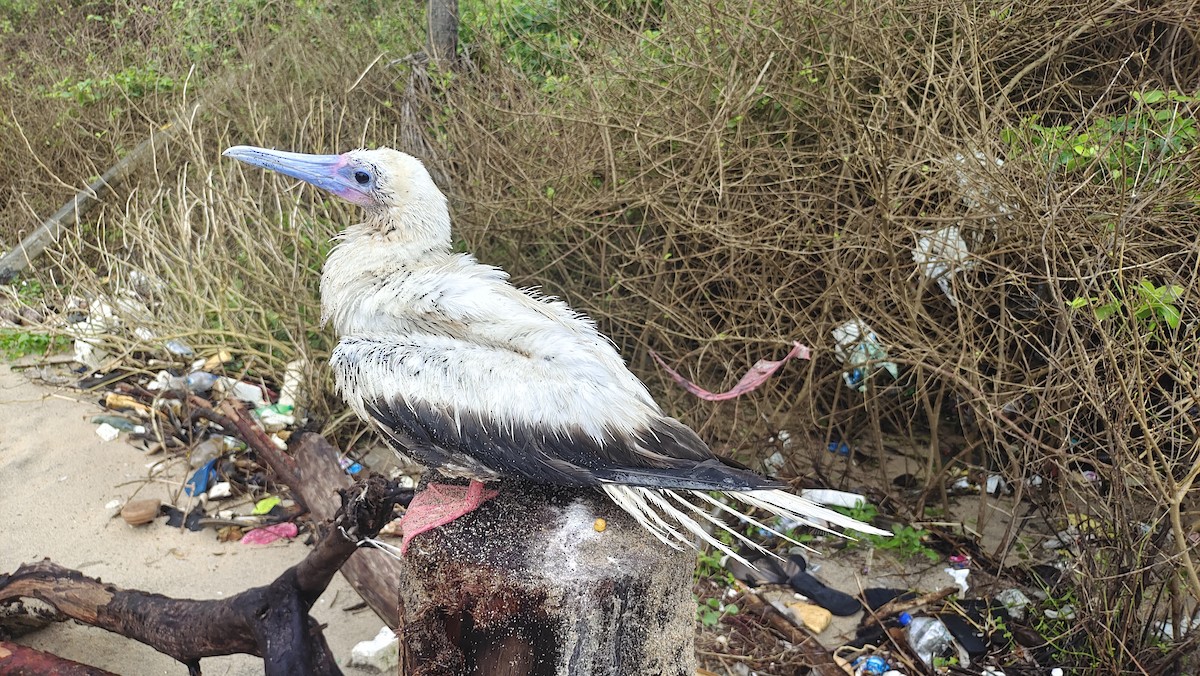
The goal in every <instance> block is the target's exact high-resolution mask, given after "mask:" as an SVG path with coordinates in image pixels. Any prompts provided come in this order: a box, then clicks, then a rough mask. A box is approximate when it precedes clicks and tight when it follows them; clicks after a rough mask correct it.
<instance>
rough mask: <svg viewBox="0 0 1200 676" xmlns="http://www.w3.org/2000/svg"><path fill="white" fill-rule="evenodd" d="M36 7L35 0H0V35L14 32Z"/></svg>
mask: <svg viewBox="0 0 1200 676" xmlns="http://www.w3.org/2000/svg"><path fill="white" fill-rule="evenodd" d="M37 9H38V3H37V2H36V0H0V35H6V34H11V33H16V32H17V31H18V30H20V29H21V26H22V25H23V24H24V22H25V21H26V20H27V19H29V17H31V16H32V15H33V14H34V12H36V11H37Z"/></svg>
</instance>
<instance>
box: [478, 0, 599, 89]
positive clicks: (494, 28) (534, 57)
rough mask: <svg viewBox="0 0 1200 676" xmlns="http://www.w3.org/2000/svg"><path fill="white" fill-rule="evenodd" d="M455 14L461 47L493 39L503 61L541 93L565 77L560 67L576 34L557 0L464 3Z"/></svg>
mask: <svg viewBox="0 0 1200 676" xmlns="http://www.w3.org/2000/svg"><path fill="white" fill-rule="evenodd" d="M459 11H460V14H459V17H460V23H459V40H460V41H461V42H462V43H463V44H470V43H473V42H477V41H480V40H483V39H487V40H491V41H494V42H495V43H496V44H497V45H499V46H500V48H501V50H502V52H503V55H504V60H505V61H506V62H507V63H509V64H510V65H512V66H514V67H516V68H517V69H518V70H520V71H521V72H522V73H524V74H526V75H527V76H528V77H529V78H530V79H531V80H533V81H534V82H536V83H538V84H539V85H540V86H541V87H542V89H543V90H545V91H553V90H554V89H557V87H558V86H559V85H560V84H562V82H563V81H564V80H565V78H566V77H567V74H566V67H565V66H566V64H567V63H569V62H570V61H572V60H573V58H574V57H573V56H572V51H573V50H574V49H575V48H577V47H578V46H579V42H580V40H581V39H582V33H581V30H580V28H579V27H578V26H574V27H572V25H571V23H572V22H570V21H567V20H565V18H564V10H563V9H562V7H561V6H560V4H559V2H558V0H501V2H495V3H491V2H484V1H483V0H468V1H467V2H463V3H462V5H460V10H459Z"/></svg>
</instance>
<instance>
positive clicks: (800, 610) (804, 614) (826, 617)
mask: <svg viewBox="0 0 1200 676" xmlns="http://www.w3.org/2000/svg"><path fill="white" fill-rule="evenodd" d="M787 609H788V611H789V612H790V613H791V614H792V616H793V617H794V618H796V620H797V621H798V622H799V623H800V624H803V625H804V626H806V627H808V628H809V630H810V631H812V633H814V634H820V633H821V632H823V631H825V630H826V629H828V628H829V623H830V622H832V621H833V613H831V612H829V611H828V610H826V609H825V608H822V607H821V606H818V605H814V604H812V603H808V602H806V601H796V602H794V603H789V604H787ZM867 673H875V672H867Z"/></svg>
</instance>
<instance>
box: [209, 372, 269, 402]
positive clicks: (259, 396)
mask: <svg viewBox="0 0 1200 676" xmlns="http://www.w3.org/2000/svg"><path fill="white" fill-rule="evenodd" d="M214 387H219V388H221V389H223V390H224V391H225V392H227V393H229V394H231V395H233V396H234V397H236V398H237V399H240V400H242V401H244V402H246V403H247V404H250V405H251V406H254V407H255V408H257V407H259V406H264V405H266V403H267V400H266V397H264V396H263V391H262V388H261V387H259V386H257V385H251V384H250V383H244V382H242V381H240V380H234V379H233V378H224V377H223V378H219V379H218V380H217V382H216V384H215V385H214Z"/></svg>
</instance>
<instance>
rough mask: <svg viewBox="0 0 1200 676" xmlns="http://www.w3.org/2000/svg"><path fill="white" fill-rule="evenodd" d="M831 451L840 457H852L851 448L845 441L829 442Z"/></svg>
mask: <svg viewBox="0 0 1200 676" xmlns="http://www.w3.org/2000/svg"><path fill="white" fill-rule="evenodd" d="M829 451H830V452H831V453H837V454H838V455H850V447H849V446H847V445H846V442H844V441H831V442H829Z"/></svg>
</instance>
